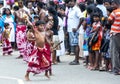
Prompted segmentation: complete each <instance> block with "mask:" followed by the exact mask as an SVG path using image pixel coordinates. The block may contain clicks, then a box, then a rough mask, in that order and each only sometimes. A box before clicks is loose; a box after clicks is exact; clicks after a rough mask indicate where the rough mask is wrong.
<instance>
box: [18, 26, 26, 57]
mask: <svg viewBox="0 0 120 84" xmlns="http://www.w3.org/2000/svg"><path fill="white" fill-rule="evenodd" d="M16 42H17V47H18V50H19V51H20V55H24V47H25V46H26V26H25V25H17V31H16Z"/></svg>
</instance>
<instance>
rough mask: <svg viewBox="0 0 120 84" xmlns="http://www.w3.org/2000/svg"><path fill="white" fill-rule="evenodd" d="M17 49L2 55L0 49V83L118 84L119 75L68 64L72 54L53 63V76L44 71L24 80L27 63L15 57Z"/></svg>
mask: <svg viewBox="0 0 120 84" xmlns="http://www.w3.org/2000/svg"><path fill="white" fill-rule="evenodd" d="M18 55H19V53H18V51H14V52H13V55H12V56H2V51H1V49H0V84H120V76H115V75H113V74H110V73H108V72H99V71H90V70H88V69H86V68H85V67H84V66H83V63H82V61H80V65H69V62H70V61H72V60H73V58H74V56H61V57H60V58H61V63H59V64H57V65H53V67H52V68H53V74H54V75H53V76H51V78H50V79H48V78H46V77H45V76H44V73H42V74H39V75H36V76H33V74H30V79H31V81H25V79H24V75H25V72H26V69H27V64H26V63H25V62H24V61H23V60H22V59H16V57H17V56H18Z"/></svg>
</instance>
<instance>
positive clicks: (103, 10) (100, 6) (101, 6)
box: [96, 0, 107, 17]
mask: <svg viewBox="0 0 120 84" xmlns="http://www.w3.org/2000/svg"><path fill="white" fill-rule="evenodd" d="M96 2H97V6H96V7H98V8H99V9H100V10H101V11H102V13H103V16H104V17H107V9H106V7H105V6H104V5H103V0H96Z"/></svg>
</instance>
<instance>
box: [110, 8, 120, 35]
mask: <svg viewBox="0 0 120 84" xmlns="http://www.w3.org/2000/svg"><path fill="white" fill-rule="evenodd" d="M108 20H110V21H113V24H112V26H111V31H110V32H111V33H120V8H119V9H116V10H114V11H113V12H112V13H111V14H110V16H109V18H108Z"/></svg>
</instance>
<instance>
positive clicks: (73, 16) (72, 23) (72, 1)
mask: <svg viewBox="0 0 120 84" xmlns="http://www.w3.org/2000/svg"><path fill="white" fill-rule="evenodd" d="M69 5H70V8H69V10H68V12H69V13H68V20H67V26H68V28H67V32H68V34H69V44H70V47H71V48H70V49H71V50H70V51H71V52H75V60H74V61H72V62H70V65H77V64H79V54H78V53H79V46H78V45H74V44H73V39H74V38H73V36H72V33H73V29H78V28H79V27H80V18H82V17H83V15H82V13H81V10H80V9H79V7H77V6H76V0H69ZM74 48H75V49H74ZM76 48H78V49H76ZM76 50H77V51H76Z"/></svg>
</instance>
